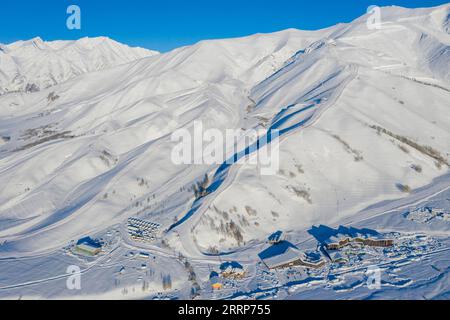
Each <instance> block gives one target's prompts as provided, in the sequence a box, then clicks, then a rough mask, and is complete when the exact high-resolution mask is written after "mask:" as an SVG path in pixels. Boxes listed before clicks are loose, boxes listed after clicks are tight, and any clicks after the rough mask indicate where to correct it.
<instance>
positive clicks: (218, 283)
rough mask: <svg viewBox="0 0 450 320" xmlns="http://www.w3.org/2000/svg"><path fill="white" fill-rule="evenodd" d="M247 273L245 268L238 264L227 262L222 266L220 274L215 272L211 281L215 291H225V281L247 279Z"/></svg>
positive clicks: (210, 278) (212, 273) (211, 275)
mask: <svg viewBox="0 0 450 320" xmlns="http://www.w3.org/2000/svg"><path fill="white" fill-rule="evenodd" d="M245 275H246V271H245V269H244V267H243V266H242V265H241V264H239V263H237V262H225V263H223V264H222V265H221V266H220V274H219V273H217V272H215V271H213V272H211V274H210V277H209V281H210V284H211V288H212V289H213V290H221V289H223V285H224V281H226V280H228V279H231V280H242V279H244V278H245Z"/></svg>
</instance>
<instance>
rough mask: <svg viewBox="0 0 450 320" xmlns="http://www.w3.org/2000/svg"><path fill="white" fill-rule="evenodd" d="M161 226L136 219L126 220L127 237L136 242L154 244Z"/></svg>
mask: <svg viewBox="0 0 450 320" xmlns="http://www.w3.org/2000/svg"><path fill="white" fill-rule="evenodd" d="M160 229H161V225H159V224H157V223H153V222H149V221H145V220H140V219H137V218H129V219H128V225H127V230H128V235H129V236H130V238H131V239H133V240H134V241H138V242H154V241H155V240H156V239H157V237H158V235H159V233H160Z"/></svg>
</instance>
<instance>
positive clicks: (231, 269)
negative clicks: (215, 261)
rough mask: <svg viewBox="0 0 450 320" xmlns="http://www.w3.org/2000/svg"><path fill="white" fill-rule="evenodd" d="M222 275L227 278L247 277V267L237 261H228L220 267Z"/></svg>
mask: <svg viewBox="0 0 450 320" xmlns="http://www.w3.org/2000/svg"><path fill="white" fill-rule="evenodd" d="M220 270H221V273H220V275H221V276H222V277H223V278H227V279H243V278H244V277H245V269H244V267H243V266H242V265H240V264H239V263H237V262H226V263H224V264H222V266H221V267H220Z"/></svg>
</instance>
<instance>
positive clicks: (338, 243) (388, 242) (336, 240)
mask: <svg viewBox="0 0 450 320" xmlns="http://www.w3.org/2000/svg"><path fill="white" fill-rule="evenodd" d="M393 245H394V240H392V239H386V238H383V237H373V238H370V237H367V236H364V235H357V236H355V237H350V236H346V235H337V236H332V237H331V238H329V239H327V240H326V241H325V248H326V249H327V250H340V249H342V248H344V247H347V246H368V247H381V248H386V247H391V246H393Z"/></svg>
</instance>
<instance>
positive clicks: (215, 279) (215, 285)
mask: <svg viewBox="0 0 450 320" xmlns="http://www.w3.org/2000/svg"><path fill="white" fill-rule="evenodd" d="M209 283H210V284H211V288H212V289H213V290H222V289H223V281H222V279H221V278H220V277H219V275H218V274H217V272H212V273H211V275H210V276H209Z"/></svg>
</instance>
